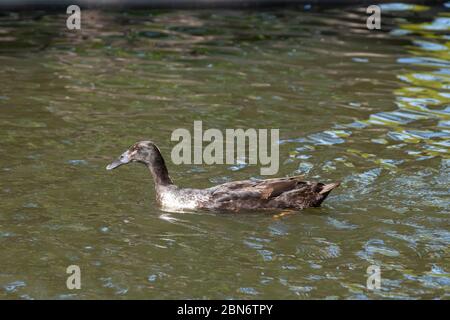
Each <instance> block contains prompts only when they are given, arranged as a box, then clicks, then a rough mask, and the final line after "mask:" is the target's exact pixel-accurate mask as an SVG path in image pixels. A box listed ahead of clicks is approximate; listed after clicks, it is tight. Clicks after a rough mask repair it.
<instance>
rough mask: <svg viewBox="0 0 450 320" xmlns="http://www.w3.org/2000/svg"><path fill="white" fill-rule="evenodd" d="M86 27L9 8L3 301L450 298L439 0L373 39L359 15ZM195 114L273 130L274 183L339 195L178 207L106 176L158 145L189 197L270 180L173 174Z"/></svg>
mask: <svg viewBox="0 0 450 320" xmlns="http://www.w3.org/2000/svg"><path fill="white" fill-rule="evenodd" d="M85 17H86V20H85V22H84V24H83V29H82V31H81V32H79V33H76V32H67V31H66V30H65V29H64V27H63V26H64V21H65V20H64V15H40V14H37V15H27V14H14V13H3V14H2V15H1V16H0V70H1V72H0V81H1V83H2V89H1V91H0V128H1V133H2V140H1V143H0V152H1V153H2V158H1V159H0V194H1V195H2V205H1V206H0V253H1V256H2V264H1V270H0V298H21V299H39V298H57V299H78V298H82V299H93V298H137V299H142V298H225V299H229V298H249V299H252V298H261V299H262V298H277V299H282V298H291V299H305V298H323V299H325V298H326V299H336V298H353V299H367V298H381V297H384V298H405V299H407V298H448V297H449V288H450V282H449V279H450V277H449V272H450V270H449V269H448V268H449V257H450V252H449V247H450V230H449V225H450V219H449V217H448V214H449V210H448V209H449V208H448V203H449V190H450V188H449V181H450V159H449V147H450V107H449V100H450V68H449V64H450V62H449V61H450V57H449V36H448V34H449V29H450V20H449V16H448V13H447V12H446V11H445V8H444V7H442V6H441V7H428V6H414V5H409V4H401V3H398V4H390V5H383V30H382V31H376V32H375V31H368V30H367V29H366V27H365V17H366V16H365V10H364V8H359V9H348V10H346V11H344V10H342V9H329V10H324V11H320V12H319V11H314V10H312V11H311V12H295V11H287V10H286V11H284V10H280V11H267V12H240V11H225V12H212V11H199V12H190V11H173V12H169V11H168V12H163V11H161V12H156V11H155V12H146V11H138V12H125V13H112V12H110V13H105V12H98V11H91V12H86V13H85ZM194 120H202V121H203V124H204V127H205V128H218V129H220V130H225V129H226V128H279V129H280V137H281V141H280V172H279V173H278V175H279V176H286V175H296V174H303V175H305V178H306V179H313V180H321V181H324V182H328V181H342V185H341V187H340V188H339V189H337V190H336V191H333V193H332V195H331V196H330V197H329V198H328V199H327V201H326V202H325V203H324V205H323V207H322V208H315V209H308V210H305V211H303V212H302V213H299V214H292V215H285V216H279V215H272V214H268V213H252V214H245V215H235V214H228V215H227V214H225V215H221V214H213V213H209V212H186V213H170V214H168V213H165V212H163V211H161V210H160V209H159V208H158V207H157V206H156V201H155V199H154V191H153V188H152V186H151V179H150V176H148V175H147V173H146V172H145V170H144V169H143V168H142V167H139V166H137V165H132V166H131V165H130V166H127V167H123V168H120V169H119V170H117V171H115V172H114V173H111V172H107V171H106V170H105V169H104V168H105V165H106V164H107V163H109V162H110V160H111V159H112V158H113V157H115V156H116V155H117V154H120V152H123V151H124V150H125V149H126V148H127V147H128V146H129V145H131V144H132V143H134V142H135V141H138V140H143V139H152V140H154V141H155V142H157V143H158V145H159V146H160V148H161V151H162V153H163V155H165V156H166V158H167V162H168V165H169V170H170V173H171V176H172V178H173V179H174V180H175V182H177V183H178V184H180V185H181V186H189V187H209V186H212V185H214V184H218V183H223V182H227V181H233V180H239V179H249V178H255V177H259V174H260V171H259V169H260V168H259V167H258V166H255V165H247V164H246V163H245V162H244V161H242V160H243V159H240V160H241V161H240V162H239V163H238V164H236V165H232V166H230V165H213V166H207V165H180V166H175V165H173V164H172V163H171V162H170V157H169V155H170V151H171V148H172V147H173V146H174V143H173V142H171V141H170V134H171V132H172V131H173V130H175V129H177V128H187V129H189V130H191V129H192V127H193V122H194ZM274 213H276V214H278V212H274ZM71 264H77V265H80V268H81V271H82V279H83V280H82V290H80V291H76V292H73V291H69V290H68V289H66V287H65V283H66V276H67V275H66V273H65V270H66V268H67V266H69V265H71ZM370 265H378V266H380V267H381V270H382V277H383V279H382V289H381V290H379V291H370V290H368V289H367V288H366V276H367V274H366V270H367V267H368V266H370Z"/></svg>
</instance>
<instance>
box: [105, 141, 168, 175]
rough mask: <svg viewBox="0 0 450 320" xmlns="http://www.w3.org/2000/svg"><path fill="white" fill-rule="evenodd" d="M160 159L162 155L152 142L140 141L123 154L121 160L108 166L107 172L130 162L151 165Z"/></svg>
mask: <svg viewBox="0 0 450 320" xmlns="http://www.w3.org/2000/svg"><path fill="white" fill-rule="evenodd" d="M160 157H161V153H160V151H159V149H158V147H157V146H156V145H155V144H154V143H153V142H152V141H140V142H137V143H135V144H134V145H132V146H131V147H130V148H129V149H128V150H126V151H125V152H124V153H122V154H121V155H120V157H119V158H117V159H116V160H114V161H113V162H111V163H110V164H108V165H107V166H106V170H112V169H115V168H117V167H120V166H121V165H123V164H128V163H130V162H140V163H144V164H146V165H149V164H152V163H153V162H154V160H155V159H157V158H160Z"/></svg>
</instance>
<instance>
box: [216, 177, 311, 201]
mask: <svg viewBox="0 0 450 320" xmlns="http://www.w3.org/2000/svg"><path fill="white" fill-rule="evenodd" d="M302 178H303V176H295V177H288V178H275V179H267V180H243V181H235V182H227V183H224V184H221V185H218V186H216V187H213V188H211V191H212V195H213V196H215V197H216V199H218V200H220V199H221V198H222V199H223V200H228V199H230V198H259V199H263V200H266V199H270V198H273V197H277V196H279V195H280V194H282V193H284V192H288V191H291V190H295V189H297V188H298V187H299V185H305V184H306V182H303V181H301V179H302Z"/></svg>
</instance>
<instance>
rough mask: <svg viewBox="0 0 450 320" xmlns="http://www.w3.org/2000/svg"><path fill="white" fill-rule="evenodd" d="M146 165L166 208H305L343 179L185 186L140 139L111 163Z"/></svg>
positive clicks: (155, 150)
mask: <svg viewBox="0 0 450 320" xmlns="http://www.w3.org/2000/svg"><path fill="white" fill-rule="evenodd" d="M133 162H136V163H141V164H144V165H145V166H146V167H147V168H148V169H149V171H150V173H151V175H152V176H153V180H154V184H155V191H156V200H157V202H158V204H159V205H160V207H161V208H162V209H163V210H165V211H175V212H179V211H191V210H213V211H221V212H222V211H223V212H225V211H232V212H244V211H255V210H295V211H297V210H302V209H305V208H309V207H319V206H320V205H321V204H322V202H323V201H324V200H325V199H326V198H327V197H328V195H329V194H330V192H331V191H332V190H333V189H335V188H336V187H338V186H339V185H340V182H334V183H328V184H325V183H321V182H312V181H303V180H302V179H303V176H292V177H282V178H273V179H250V180H242V181H232V182H226V183H223V184H219V185H216V186H213V187H210V188H206V189H194V188H181V187H178V186H177V185H175V184H174V183H173V181H172V179H171V178H170V176H169V172H168V170H167V167H166V164H165V161H164V158H163V156H162V154H161V151H160V149H159V148H158V146H157V145H156V144H155V143H154V142H152V141H140V142H137V143H135V144H134V145H132V146H131V147H130V148H129V149H127V150H126V151H125V152H123V153H122V154H121V155H120V156H119V157H118V158H117V159H116V160H114V161H113V162H111V163H110V164H108V165H107V167H106V169H107V170H113V169H116V168H118V167H120V166H122V165H126V164H129V163H133Z"/></svg>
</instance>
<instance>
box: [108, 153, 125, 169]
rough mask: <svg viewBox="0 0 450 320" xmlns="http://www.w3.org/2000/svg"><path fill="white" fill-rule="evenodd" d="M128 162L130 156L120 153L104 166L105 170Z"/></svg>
mask: <svg viewBox="0 0 450 320" xmlns="http://www.w3.org/2000/svg"><path fill="white" fill-rule="evenodd" d="M128 162H130V158H129V157H128V154H127V153H124V154H122V155H121V156H120V157H119V158H118V159H116V160H114V161H113V162H111V163H110V164H108V165H107V166H106V170H112V169H115V168H117V167H120V166H121V165H123V164H127V163H128Z"/></svg>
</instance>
